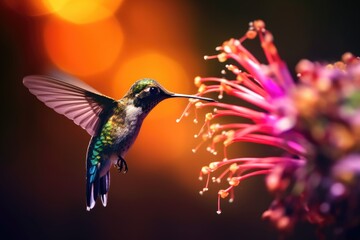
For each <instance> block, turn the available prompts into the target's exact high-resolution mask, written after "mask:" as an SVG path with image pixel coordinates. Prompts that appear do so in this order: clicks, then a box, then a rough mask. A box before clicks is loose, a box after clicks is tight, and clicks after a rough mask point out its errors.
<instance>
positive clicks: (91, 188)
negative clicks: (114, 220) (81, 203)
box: [86, 171, 110, 211]
mask: <svg viewBox="0 0 360 240" xmlns="http://www.w3.org/2000/svg"><path fill="white" fill-rule="evenodd" d="M109 187H110V171H108V172H107V173H106V174H105V175H104V176H102V177H100V178H99V177H97V178H95V180H94V181H93V182H90V179H87V180H86V210H88V211H90V210H91V209H92V208H93V207H94V206H95V203H96V199H97V197H98V196H99V195H100V198H101V202H102V204H103V206H104V207H106V205H107V199H108V191H109Z"/></svg>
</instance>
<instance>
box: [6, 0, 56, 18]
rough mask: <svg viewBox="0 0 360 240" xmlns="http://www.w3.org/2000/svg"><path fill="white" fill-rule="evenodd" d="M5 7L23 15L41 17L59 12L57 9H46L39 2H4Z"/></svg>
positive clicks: (26, 0) (12, 0) (9, 0)
mask: <svg viewBox="0 0 360 240" xmlns="http://www.w3.org/2000/svg"><path fill="white" fill-rule="evenodd" d="M2 1H3V2H4V3H5V5H7V6H8V7H10V8H11V9H13V10H15V11H17V12H18V13H21V14H26V15H28V16H39V15H44V14H48V13H51V12H53V11H57V10H58V9H57V8H53V9H49V8H46V7H45V6H44V5H43V4H42V2H41V1H39V0H22V1H19V0H2Z"/></svg>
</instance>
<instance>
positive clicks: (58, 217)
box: [0, 0, 360, 240]
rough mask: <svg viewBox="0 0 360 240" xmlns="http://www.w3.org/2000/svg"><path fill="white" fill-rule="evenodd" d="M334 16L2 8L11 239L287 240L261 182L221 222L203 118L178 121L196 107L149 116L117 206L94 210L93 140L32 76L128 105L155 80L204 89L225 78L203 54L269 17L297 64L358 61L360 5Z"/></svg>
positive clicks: (120, 184)
mask: <svg viewBox="0 0 360 240" xmlns="http://www.w3.org/2000/svg"><path fill="white" fill-rule="evenodd" d="M319 9H322V10H321V11H319ZM323 9H324V5H323V3H321V2H320V3H317V2H314V1H309V2H308V3H300V2H298V3H294V2H291V1H289V2H284V1H264V0H262V1H261V0H260V1H258V2H257V1H218V0H216V1H191V0H172V1H162V0H1V1H0V56H1V57H0V58H1V62H0V63H1V64H0V70H1V71H0V72H1V74H2V75H1V76H2V77H1V81H0V84H1V87H0V89H1V91H2V93H1V94H0V97H1V102H2V114H1V116H2V119H3V120H4V123H3V124H4V125H3V128H2V138H1V139H2V143H1V144H0V147H1V154H0V156H1V160H0V189H1V190H2V193H1V195H0V196H1V200H0V238H1V239H3V238H4V239H9V238H10V239H11V238H13V239H74V238H78V239H100V238H101V239H112V238H119V239H208V240H211V239H239V238H241V239H276V237H275V236H276V233H275V232H274V231H272V230H271V228H270V227H268V225H267V223H266V222H263V221H262V220H261V218H260V216H261V213H262V212H263V211H264V210H265V209H266V208H267V207H268V205H269V203H270V201H271V200H270V199H271V198H270V197H269V195H268V194H267V193H266V191H265V187H264V184H263V180H262V179H261V178H256V179H251V180H249V181H247V182H244V184H243V185H241V186H240V187H239V188H238V189H237V192H236V198H235V202H234V203H233V204H228V203H227V202H226V201H224V202H223V204H222V210H223V214H222V215H220V216H217V215H216V190H217V189H218V186H216V185H212V186H211V188H210V191H209V192H208V193H207V194H206V195H204V196H202V197H200V196H199V194H198V191H199V190H201V188H202V187H203V184H204V183H203V182H199V181H198V173H199V171H200V169H201V166H203V165H204V164H206V163H209V162H210V161H212V160H215V159H216V157H214V156H211V155H210V154H208V153H207V152H206V151H205V150H203V149H202V150H199V152H198V153H197V154H193V153H192V152H191V149H192V148H193V147H194V146H196V145H197V143H198V140H197V139H194V138H193V135H194V134H195V133H196V132H197V130H198V128H199V126H196V125H194V124H193V122H192V118H193V117H192V116H190V118H188V119H185V120H184V121H182V122H180V123H176V122H175V120H176V119H177V118H178V117H179V116H180V114H181V113H182V110H183V109H184V107H185V106H186V104H187V100H184V99H171V100H167V101H164V102H163V103H161V104H160V105H159V106H157V107H156V108H155V109H154V110H153V111H152V112H151V113H150V115H149V116H148V117H147V119H146V120H145V122H144V124H143V127H142V130H141V132H140V135H139V137H138V139H137V141H136V143H135V144H134V146H133V148H132V149H131V150H130V151H129V153H128V155H127V156H126V160H127V162H128V165H129V169H130V170H129V173H127V174H126V175H123V174H118V173H117V172H116V170H115V169H113V170H112V172H111V174H112V175H111V189H110V194H109V205H108V206H107V207H106V208H103V207H102V206H100V204H99V203H97V206H96V207H95V209H94V210H93V211H91V212H86V211H85V187H84V185H85V154H86V148H87V143H88V141H89V136H88V134H87V133H86V132H85V131H83V130H82V129H81V128H79V127H78V126H76V125H75V124H73V123H72V122H71V121H69V120H68V119H66V118H65V117H62V116H59V115H58V114H57V113H55V112H54V111H53V110H51V109H49V108H47V107H46V106H45V105H43V104H42V103H40V102H39V101H38V100H37V99H36V98H35V97H34V96H32V95H31V94H30V93H29V92H28V91H27V89H26V88H25V87H24V86H23V85H22V78H23V77H24V76H26V75H30V74H51V73H52V72H53V71H54V70H61V71H63V72H65V73H67V74H69V75H73V76H75V77H78V78H80V79H82V80H83V81H85V82H87V83H88V84H90V85H91V86H93V87H95V88H96V89H97V90H99V91H101V92H103V93H104V94H106V95H109V96H111V97H114V98H117V99H118V98H121V97H122V96H123V95H124V94H125V92H126V91H127V90H128V89H129V88H130V86H131V84H132V83H133V82H134V81H136V80H137V79H139V78H143V77H150V78H154V79H156V80H158V81H159V82H160V83H161V84H162V85H163V86H165V87H166V88H167V89H168V90H170V91H173V92H179V93H187V94H192V93H195V92H196V88H195V87H194V86H193V78H194V77H195V76H197V75H204V76H205V75H207V76H212V75H216V76H219V75H220V71H221V70H222V69H223V65H221V64H219V63H217V62H216V61H214V62H208V63H204V62H203V60H202V56H203V55H205V54H213V53H214V52H215V51H214V48H215V47H216V46H217V45H219V44H221V42H222V41H224V40H226V39H228V38H230V37H239V36H241V35H242V34H243V33H244V32H245V31H246V29H247V27H248V26H247V23H248V22H249V21H251V20H254V19H257V18H262V19H264V20H265V21H266V22H267V24H268V28H269V29H270V30H272V32H273V33H274V36H275V41H276V43H277V45H278V47H279V51H280V53H281V55H282V57H283V58H284V59H285V60H286V61H287V63H288V65H289V66H290V69H293V68H294V66H295V64H296V63H297V61H298V60H299V59H300V58H303V57H306V58H310V59H312V60H313V59H320V60H322V59H328V58H329V59H334V58H335V59H337V58H339V57H340V56H341V54H342V53H344V52H346V51H349V50H351V51H353V52H354V54H356V55H359V53H360V49H359V47H360V45H359V44H358V43H359V42H360V33H359V32H356V29H358V26H357V23H358V22H359V21H360V19H359V18H360V16H359V14H358V13H357V12H356V8H354V7H351V6H350V5H349V6H346V5H344V4H340V3H339V4H338V5H336V4H335V3H327V5H326V8H325V10H323ZM334 16H338V17H334ZM329 49H331V51H329ZM254 54H255V55H257V54H258V52H257V49H256V48H255V51H254ZM253 151H254V149H253V148H252V146H247V145H246V146H237V148H236V149H230V153H232V152H234V153H236V154H239V155H240V154H243V155H247V154H248V153H249V152H253ZM255 151H257V152H259V153H261V149H258V148H257V149H255ZM304 229H305V230H304ZM307 229H311V227H309V226H304V227H303V226H301V228H300V229H298V230H296V232H295V234H294V238H293V239H314V238H315V236H313V235H311V234H309V231H307ZM311 232H312V231H311ZM9 236H10V237H9Z"/></svg>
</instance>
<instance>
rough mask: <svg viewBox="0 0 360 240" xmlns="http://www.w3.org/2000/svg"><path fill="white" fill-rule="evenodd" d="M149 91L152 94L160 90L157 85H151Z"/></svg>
mask: <svg viewBox="0 0 360 240" xmlns="http://www.w3.org/2000/svg"><path fill="white" fill-rule="evenodd" d="M149 91H150V94H157V93H158V92H159V90H158V89H157V88H156V87H150V89H149Z"/></svg>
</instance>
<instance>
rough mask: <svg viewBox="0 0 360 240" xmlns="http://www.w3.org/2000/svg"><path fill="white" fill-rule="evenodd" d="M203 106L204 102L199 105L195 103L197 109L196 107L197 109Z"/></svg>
mask: <svg viewBox="0 0 360 240" xmlns="http://www.w3.org/2000/svg"><path fill="white" fill-rule="evenodd" d="M202 105H203V103H202V102H197V103H195V107H196V108H201V107H202Z"/></svg>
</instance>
